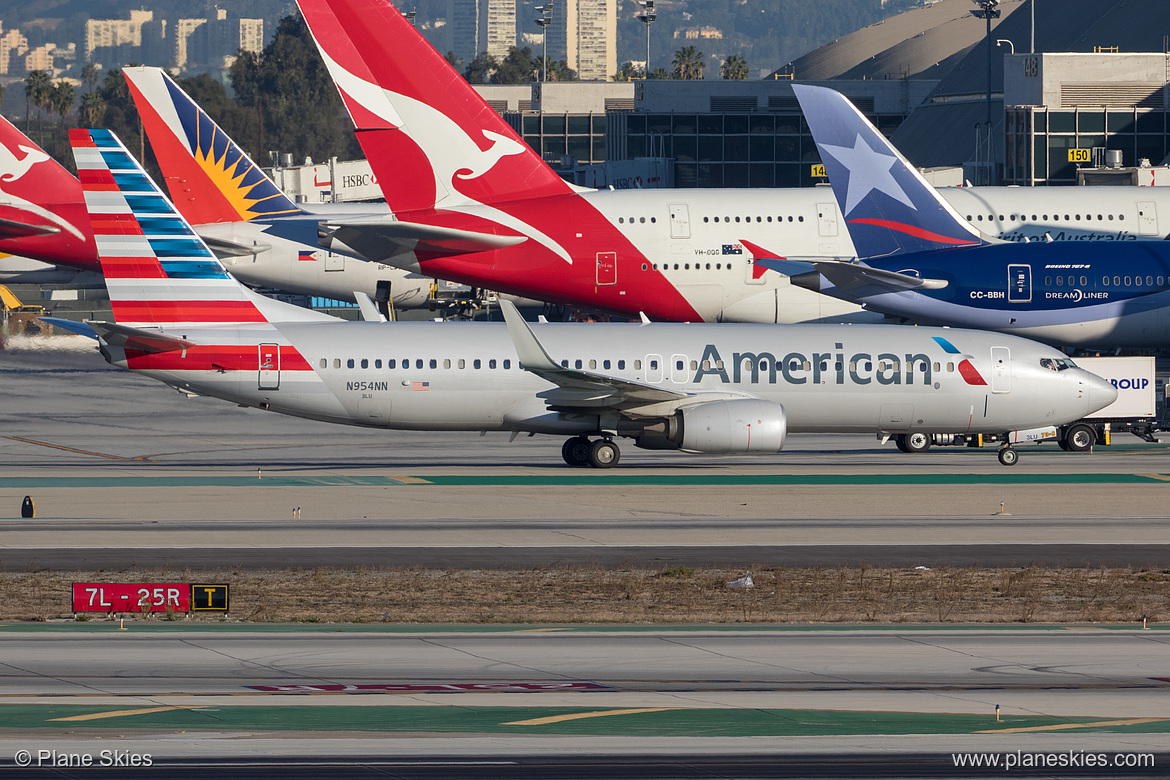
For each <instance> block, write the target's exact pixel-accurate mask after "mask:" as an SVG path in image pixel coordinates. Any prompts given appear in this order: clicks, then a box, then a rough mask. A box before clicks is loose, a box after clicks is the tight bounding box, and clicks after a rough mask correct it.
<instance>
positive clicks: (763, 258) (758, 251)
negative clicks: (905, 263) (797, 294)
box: [741, 241, 948, 291]
mask: <svg viewBox="0 0 1170 780" xmlns="http://www.w3.org/2000/svg"><path fill="white" fill-rule="evenodd" d="M741 243H742V244H743V245H744V246H745V247H746V248H747V250H748V251H749V252H751V253H752V258H753V259H754V262H755V264H756V265H760V266H763V267H764V268H769V269H771V270H773V271H779V272H780V273H782V274H787V275H788V276H793V277H795V276H800V275H801V274H805V273H808V272H809V271H816V272H817V273H819V274H820V275H821V276H823V277H825V278H826V279H828V280H829V281H830V282H831V283H832V284H833V286H834V287H837V288H839V289H842V290H851V289H856V288H858V287H874V286H876V287H883V288H885V289H887V290H892V291H898V290H941V289H942V288H944V287H946V286H947V284H948V282H947V281H946V280H945V279H923V278H922V277H920V276H915V275H914V274H912V273H906V272H903V271H886V270H883V269H881V268H871V267H869V266H867V265H861V264H859V263H856V262H853V261H850V260H844V259H838V258H828V257H776V256H775V255H774V254H773V253H771V252H769V251H768V250H766V249H764V248H763V247H761V246H758V245H756V244H753V243H751V242H750V241H742V242H741ZM801 286H806V285H805V284H803V283H802V284H801Z"/></svg>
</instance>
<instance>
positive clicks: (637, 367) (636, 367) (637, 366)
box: [634, 360, 642, 371]
mask: <svg viewBox="0 0 1170 780" xmlns="http://www.w3.org/2000/svg"><path fill="white" fill-rule="evenodd" d="M634 370H635V371H641V370H642V361H641V360H635V361H634Z"/></svg>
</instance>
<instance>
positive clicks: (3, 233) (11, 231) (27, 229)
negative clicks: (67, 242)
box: [0, 219, 61, 239]
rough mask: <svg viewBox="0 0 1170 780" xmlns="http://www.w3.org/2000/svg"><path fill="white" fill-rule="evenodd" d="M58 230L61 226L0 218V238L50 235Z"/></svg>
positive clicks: (58, 231)
mask: <svg viewBox="0 0 1170 780" xmlns="http://www.w3.org/2000/svg"><path fill="white" fill-rule="evenodd" d="M60 232H61V228H59V227H53V226H52V225H30V224H29V223H27V222H17V221H16V220H12V219H0V239H4V238H28V237H29V236H52V235H55V234H57V233H60Z"/></svg>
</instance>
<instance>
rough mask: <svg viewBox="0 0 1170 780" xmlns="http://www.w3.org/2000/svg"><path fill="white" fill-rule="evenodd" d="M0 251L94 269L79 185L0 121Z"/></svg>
mask: <svg viewBox="0 0 1170 780" xmlns="http://www.w3.org/2000/svg"><path fill="white" fill-rule="evenodd" d="M0 253H5V254H13V255H21V256H24V257H32V258H34V259H37V260H41V261H44V262H47V263H61V264H63V265H70V266H73V267H76V268H83V269H86V270H95V271H96V270H97V250H96V249H95V248H94V243H93V236H92V235H91V234H90V232H89V224H88V220H87V219H86V216H85V203H84V202H82V199H81V185H80V184H79V183H78V181H77V179H76V178H74V176H73V174H71V173H69V171H67V170H65V169H64V168H63V167H61V165H60V164H59V163H58V162H57V161H56V160H54V159H53V158H52V157H50V156H49V155H48V154H46V153H45V151H44V150H43V149H41V148H40V147H39V146H37V145H36V144H35V143H33V141H32V140H31V139H30V138H29V137H28V136H26V135H25V134H24V133H22V132H20V131H19V130H17V129H16V127H14V126H13V125H12V123H11V122H9V121H8V120H7V119H4V118H3V117H0Z"/></svg>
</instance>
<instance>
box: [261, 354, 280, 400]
mask: <svg viewBox="0 0 1170 780" xmlns="http://www.w3.org/2000/svg"><path fill="white" fill-rule="evenodd" d="M257 387H258V388H259V389H260V390H279V389H280V345H279V344H261V345H260V375H259V377H258V380H257Z"/></svg>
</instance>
